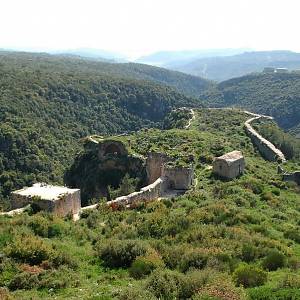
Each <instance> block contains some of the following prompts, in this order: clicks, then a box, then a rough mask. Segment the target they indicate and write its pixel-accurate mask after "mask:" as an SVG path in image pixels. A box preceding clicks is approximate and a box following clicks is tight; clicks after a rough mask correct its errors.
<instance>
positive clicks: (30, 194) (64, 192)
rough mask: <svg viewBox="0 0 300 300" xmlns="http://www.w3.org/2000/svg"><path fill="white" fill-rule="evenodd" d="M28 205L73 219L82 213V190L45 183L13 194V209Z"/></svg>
mask: <svg viewBox="0 0 300 300" xmlns="http://www.w3.org/2000/svg"><path fill="white" fill-rule="evenodd" d="M28 204H31V205H35V206H36V207H37V208H38V209H40V210H43V211H46V212H51V213H53V214H55V215H57V216H59V217H65V216H67V215H72V216H73V218H76V216H77V215H78V214H79V213H80V210H81V200H80V190H79V189H70V188H67V187H64V186H54V185H48V184H45V183H36V184H34V185H33V186H31V187H25V188H23V189H21V190H17V191H14V192H12V193H11V205H12V208H13V209H18V208H22V207H24V206H26V205H28Z"/></svg>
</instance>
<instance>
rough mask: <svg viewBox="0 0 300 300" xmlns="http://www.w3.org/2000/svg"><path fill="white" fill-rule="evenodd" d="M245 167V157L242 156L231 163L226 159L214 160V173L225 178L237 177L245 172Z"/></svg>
mask: <svg viewBox="0 0 300 300" xmlns="http://www.w3.org/2000/svg"><path fill="white" fill-rule="evenodd" d="M244 169H245V160H244V158H240V159H238V160H236V161H234V162H231V163H230V164H228V163H227V162H226V161H225V160H215V161H214V162H213V173H214V174H217V175H219V176H220V177H223V178H228V179H233V178H236V177H238V176H240V175H241V174H242V173H243V172H244Z"/></svg>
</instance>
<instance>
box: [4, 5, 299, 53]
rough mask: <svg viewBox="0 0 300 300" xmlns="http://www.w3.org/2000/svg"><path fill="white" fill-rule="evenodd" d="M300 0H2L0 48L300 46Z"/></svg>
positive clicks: (147, 50)
mask: <svg viewBox="0 0 300 300" xmlns="http://www.w3.org/2000/svg"><path fill="white" fill-rule="evenodd" d="M299 11H300V1H299V0H149V1H148V0H84V1H81V0H0V48H19V49H27V50H30V49H31V50H50V49H54V50H60V49H74V48H83V47H84V48H95V49H104V50H108V51H114V52H118V53H122V54H124V55H126V56H127V57H129V58H134V57H138V56H142V55H146V54H149V53H152V52H156V51H162V50H192V49H213V48H252V49H256V50H276V49H277V50H278V49H287V50H293V51H299V52H300V42H299V39H298V36H299V25H300V18H299Z"/></svg>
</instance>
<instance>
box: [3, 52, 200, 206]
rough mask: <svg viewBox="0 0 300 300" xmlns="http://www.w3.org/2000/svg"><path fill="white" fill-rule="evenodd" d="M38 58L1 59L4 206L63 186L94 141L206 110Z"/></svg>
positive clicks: (166, 90) (145, 86)
mask: <svg viewBox="0 0 300 300" xmlns="http://www.w3.org/2000/svg"><path fill="white" fill-rule="evenodd" d="M24 56H25V58H24ZM20 57H21V58H20ZM33 57H34V59H35V61H34V63H32V59H33V58H32V56H29V57H27V56H26V54H23V55H21V54H20V56H19V55H16V56H14V55H8V56H5V55H2V57H1V55H0V58H1V59H0V111H1V114H0V121H1V124H0V199H1V203H2V205H6V204H7V201H5V200H7V199H6V198H7V196H8V195H9V193H10V192H11V191H12V190H14V189H17V188H21V187H22V186H26V185H30V184H32V183H33V182H36V181H43V182H44V181H46V182H51V183H60V184H62V180H63V174H64V171H65V169H66V167H67V166H69V165H70V164H71V162H72V160H73V158H74V155H75V154H76V153H77V152H78V151H79V150H80V149H81V144H80V140H81V139H82V138H84V137H86V136H88V135H91V134H101V135H108V134H116V133H124V132H131V131H136V130H138V129H140V128H146V127H148V128H149V127H161V126H162V125H163V120H164V117H165V116H166V114H167V113H169V112H170V111H171V110H172V109H173V108H176V107H182V106H194V107H197V106H201V103H200V101H199V100H198V99H196V98H190V97H188V96H184V95H182V94H179V93H178V92H176V91H175V90H173V89H172V88H170V87H168V86H166V85H161V84H157V83H154V82H150V81H145V80H134V79H124V78H120V77H117V76H116V77H113V76H110V75H103V74H100V75H99V74H98V73H101V72H98V73H97V72H96V71H95V70H94V71H93V70H91V71H90V69H89V68H88V67H87V69H84V68H83V70H82V71H80V70H81V69H80V66H76V64H75V65H74V66H73V65H72V64H70V63H69V61H68V59H67V60H66V66H65V65H64V64H63V63H62V64H60V63H59V62H60V60H62V61H64V60H63V59H62V58H58V59H56V60H55V63H52V62H47V59H43V56H39V55H37V56H36V57H35V56H33ZM46 57H48V56H46ZM6 58H7V59H6ZM39 60H41V62H40V63H39ZM75 62H77V60H75ZM78 63H79V64H80V63H84V61H83V62H81V60H78ZM91 64H92V63H91ZM57 65H58V66H60V67H57ZM68 66H69V67H68ZM72 68H73V69H72ZM4 202H5V203H6V204H4Z"/></svg>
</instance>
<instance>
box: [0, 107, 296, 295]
mask: <svg viewBox="0 0 300 300" xmlns="http://www.w3.org/2000/svg"><path fill="white" fill-rule="evenodd" d="M197 118H198V119H197V120H196V121H198V123H197V122H196V123H194V124H193V128H199V129H201V130H202V131H196V130H170V131H166V132H161V131H158V130H148V131H143V132H141V133H136V134H134V135H133V136H131V137H130V139H131V146H132V148H133V150H134V151H136V152H138V153H141V154H145V153H146V152H147V151H149V150H151V149H157V150H159V151H163V152H167V153H168V154H170V155H172V156H173V157H175V158H176V157H177V158H180V157H181V156H180V155H182V154H183V153H184V154H186V153H188V154H192V155H193V156H194V166H195V175H196V177H197V185H196V187H194V188H193V189H191V190H190V191H189V192H188V193H186V194H185V195H183V196H180V197H177V198H169V199H166V200H162V201H157V202H153V203H147V204H141V205H139V206H137V207H136V209H134V210H126V209H121V210H117V211H113V210H112V209H110V208H109V207H107V206H106V205H105V204H103V203H101V204H100V205H99V207H98V209H96V210H94V211H85V212H84V213H83V214H82V218H81V220H79V221H78V222H75V223H73V222H72V221H71V220H68V219H65V220H63V219H58V218H55V217H52V216H50V215H47V214H44V213H38V214H32V215H28V214H27V213H26V214H23V215H20V216H15V217H14V218H8V217H4V216H0V286H3V287H6V288H7V289H8V290H7V292H8V293H10V294H12V295H13V296H16V298H17V299H30V298H33V299H42V298H47V297H48V298H49V297H53V298H55V297H56V298H57V299H63V298H71V299H72V298H77V299H94V300H96V299H97V300H98V299H114V298H115V299H124V300H127V299H128V300H129V299H151V300H152V299H157V297H160V298H161V299H194V300H196V299H197V300H199V299H202V300H203V299H206V300H208V299H210V300H211V299H218V300H220V299H222V300H224V299H225V300H235V299H240V300H244V299H245V297H246V296H248V297H250V299H251V300H252V299H258V300H259V299H264V300H266V299H286V300H290V299H297V298H296V297H297V295H298V294H299V292H298V289H299V278H298V275H297V274H298V273H299V269H300V254H299V253H300V252H299V243H298V242H299V241H298V229H299V221H298V220H299V218H300V213H299V212H300V206H299V193H298V192H299V190H298V187H297V186H296V185H293V184H291V183H286V182H282V181H281V178H280V176H279V175H277V173H276V169H277V166H276V164H273V163H271V162H266V161H264V160H263V159H262V158H261V157H260V156H259V154H258V153H257V151H256V150H255V149H254V148H253V146H252V144H251V141H250V140H249V139H248V137H247V136H246V135H245V134H244V131H243V128H242V124H243V121H244V116H243V114H240V113H238V114H237V115H235V116H234V117H232V118H230V119H229V121H228V122H226V113H222V114H220V115H218V113H217V112H211V113H208V115H207V116H206V115H205V114H201V113H200V114H198V116H197ZM245 118H246V117H245ZM218 124H221V125H218ZM224 126H225V127H224ZM124 138H125V139H126V138H128V139H129V137H124ZM234 149H241V150H242V151H243V153H244V154H245V157H246V170H245V174H244V175H243V176H241V177H240V178H237V179H234V180H232V181H222V180H220V179H218V178H215V177H214V176H212V175H211V169H210V166H209V164H210V163H211V159H203V157H206V158H209V157H213V156H214V155H216V154H220V153H223V152H226V151H230V150H234ZM245 294H247V295H246V296H245ZM272 295H275V296H274V298H272ZM294 295H296V296H294ZM18 297H19V298H18Z"/></svg>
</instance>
